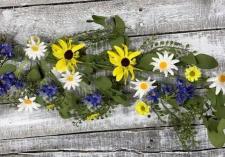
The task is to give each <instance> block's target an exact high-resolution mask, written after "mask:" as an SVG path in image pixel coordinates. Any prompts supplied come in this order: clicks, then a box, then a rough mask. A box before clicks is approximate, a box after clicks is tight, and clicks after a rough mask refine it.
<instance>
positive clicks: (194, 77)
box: [185, 66, 202, 82]
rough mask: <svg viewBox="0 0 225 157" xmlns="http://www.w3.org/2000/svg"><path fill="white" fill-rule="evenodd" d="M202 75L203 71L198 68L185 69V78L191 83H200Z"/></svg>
mask: <svg viewBox="0 0 225 157" xmlns="http://www.w3.org/2000/svg"><path fill="white" fill-rule="evenodd" d="M201 75H202V73H201V70H200V69H199V68H198V67H196V66H191V67H189V68H186V69H185V77H186V79H187V80H188V81H190V82H194V81H198V79H199V78H200V77H201Z"/></svg>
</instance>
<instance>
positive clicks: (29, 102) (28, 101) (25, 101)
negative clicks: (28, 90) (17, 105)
mask: <svg viewBox="0 0 225 157" xmlns="http://www.w3.org/2000/svg"><path fill="white" fill-rule="evenodd" d="M23 103H24V104H25V105H27V106H29V105H31V104H32V101H31V100H30V99H25V100H24V101H23Z"/></svg>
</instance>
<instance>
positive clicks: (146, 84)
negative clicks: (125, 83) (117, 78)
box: [131, 77, 156, 99]
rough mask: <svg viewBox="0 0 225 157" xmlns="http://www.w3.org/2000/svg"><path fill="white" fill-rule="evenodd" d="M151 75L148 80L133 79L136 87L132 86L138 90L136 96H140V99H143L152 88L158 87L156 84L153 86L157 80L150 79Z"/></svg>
mask: <svg viewBox="0 0 225 157" xmlns="http://www.w3.org/2000/svg"><path fill="white" fill-rule="evenodd" d="M150 80H151V77H148V79H147V80H138V79H136V81H131V84H133V85H134V87H131V88H133V89H135V90H136V93H135V95H134V97H139V99H142V97H143V96H144V95H146V94H147V93H148V92H149V91H150V90H152V89H154V88H156V86H153V84H154V83H155V82H156V81H155V80H153V81H150Z"/></svg>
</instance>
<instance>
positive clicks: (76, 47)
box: [72, 43, 85, 52]
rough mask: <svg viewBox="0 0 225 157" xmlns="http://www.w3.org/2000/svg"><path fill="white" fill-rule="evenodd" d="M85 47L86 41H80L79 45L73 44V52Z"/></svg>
mask: <svg viewBox="0 0 225 157" xmlns="http://www.w3.org/2000/svg"><path fill="white" fill-rule="evenodd" d="M84 47H85V44H84V43H80V44H79V45H73V46H72V51H73V52H76V51H78V50H80V49H82V48H84Z"/></svg>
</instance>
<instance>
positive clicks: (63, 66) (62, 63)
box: [51, 39, 85, 72]
mask: <svg viewBox="0 0 225 157" xmlns="http://www.w3.org/2000/svg"><path fill="white" fill-rule="evenodd" d="M58 44H59V45H57V44H52V46H51V47H52V51H53V55H54V56H55V57H56V58H57V59H58V60H59V61H58V62H57V63H56V66H55V68H56V70H57V71H59V72H65V71H67V70H69V71H72V72H74V71H75V66H76V64H77V58H79V50H80V49H82V48H83V47H85V44H84V43H80V44H78V45H73V44H72V40H71V39H69V41H68V42H66V41H64V40H62V39H59V40H58Z"/></svg>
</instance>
